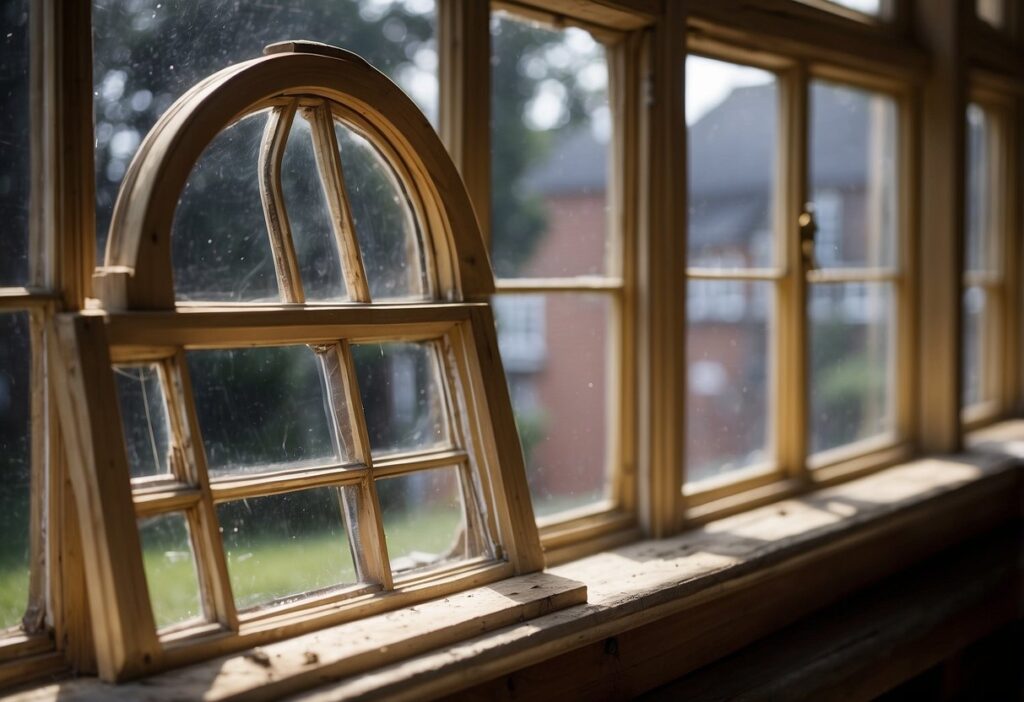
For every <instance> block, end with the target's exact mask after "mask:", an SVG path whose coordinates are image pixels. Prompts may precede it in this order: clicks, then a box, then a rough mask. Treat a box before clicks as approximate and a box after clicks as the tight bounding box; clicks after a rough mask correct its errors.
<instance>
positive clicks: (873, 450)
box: [676, 21, 917, 526]
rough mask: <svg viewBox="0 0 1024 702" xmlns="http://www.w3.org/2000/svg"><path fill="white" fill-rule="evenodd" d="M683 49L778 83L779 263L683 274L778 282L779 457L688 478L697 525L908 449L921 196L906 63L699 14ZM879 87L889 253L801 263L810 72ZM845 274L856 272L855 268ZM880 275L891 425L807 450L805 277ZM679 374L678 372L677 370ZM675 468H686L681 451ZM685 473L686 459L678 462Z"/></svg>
mask: <svg viewBox="0 0 1024 702" xmlns="http://www.w3.org/2000/svg"><path fill="white" fill-rule="evenodd" d="M687 51H688V55H689V54H691V53H692V54H694V55H699V56H706V57H709V58H715V59H719V60H724V61H731V62H735V63H739V64H742V65H749V66H753V67H755V68H760V69H762V70H767V71H771V72H772V73H774V74H775V75H776V77H777V80H778V86H779V101H780V104H779V113H780V114H779V133H778V141H777V143H778V147H777V148H778V153H779V154H780V156H781V159H780V163H779V164H778V165H777V172H778V174H779V175H778V178H779V187H778V191H777V192H776V195H775V198H776V202H777V208H776V209H777V212H776V216H775V219H776V225H775V229H776V237H777V240H776V251H777V254H776V255H777V257H778V263H777V265H776V268H775V269H774V270H769V271H760V270H755V271H743V270H741V271H729V272H727V273H724V274H722V275H717V274H708V275H704V273H705V272H703V271H695V270H693V269H687V270H686V271H685V277H686V279H687V280H690V279H695V278H694V276H695V274H696V276H697V277H705V278H706V277H712V278H718V279H744V280H771V281H774V282H775V300H776V303H775V307H774V317H773V319H774V324H775V331H774V337H775V338H774V341H773V342H771V344H772V353H771V354H770V356H771V357H772V359H773V368H772V372H771V379H770V383H771V387H772V388H780V387H785V388H786V392H784V393H781V392H777V391H774V390H773V391H772V392H771V394H770V401H771V403H772V404H771V406H772V409H773V411H774V413H775V417H774V421H773V425H774V426H773V431H774V436H773V437H772V442H771V443H773V444H774V446H775V454H776V456H777V458H776V461H775V462H770V463H769V464H768V465H766V466H752V467H750V468H745V469H743V470H741V471H737V473H736V474H735V475H733V476H722V477H721V478H720V479H715V480H709V481H706V482H705V484H704V485H696V486H694V487H693V488H689V487H688V486H685V485H684V486H683V489H682V491H681V493H682V495H681V500H680V503H679V505H678V506H677V507H676V513H677V514H680V515H682V516H680V517H677V519H678V520H680V521H681V522H682V525H683V526H685V525H686V524H700V523H704V522H706V521H708V520H710V519H714V518H717V517H721V516H724V515H727V514H731V513H734V512H736V511H739V510H742V509H747V508H750V507H753V506H756V505H758V504H762V503H764V502H766V501H771V500H775V499H779V498H780V497H782V496H785V495H788V494H796V493H799V492H803V491H805V490H807V489H811V488H813V487H814V486H818V485H826V484H831V483H834V482H836V481H840V480H845V479H850V478H852V477H855V476H859V475H863V474H865V473H867V472H871V471H874V470H879V469H881V468H884V467H886V466H889V465H893V464H894V463H896V462H898V461H900V460H904V459H906V458H907V457H908V456H910V455H911V452H912V445H913V439H914V400H913V393H914V388H915V385H914V379H913V376H912V374H910V373H908V372H906V371H907V369H909V368H911V367H912V364H913V354H914V349H915V343H916V340H915V335H914V333H913V331H912V330H913V328H914V323H915V322H914V320H915V319H916V317H915V310H914V295H913V294H912V292H911V291H912V290H913V287H914V284H915V283H914V281H915V278H914V276H915V270H916V269H915V263H914V259H915V256H914V246H915V241H916V226H915V222H916V207H917V202H916V193H915V190H914V187H913V183H914V170H915V169H914V165H913V160H914V158H913V154H914V146H913V139H912V137H911V136H910V135H912V134H914V124H915V118H916V117H915V107H914V104H915V103H914V99H915V97H914V96H915V91H914V87H913V82H912V80H911V79H910V78H909V77H908V76H907V75H905V74H904V73H903V71H902V70H900V71H895V72H888V73H887V72H885V71H883V70H880V67H879V66H877V65H874V64H873V63H871V62H867V61H860V62H858V61H852V60H847V61H845V62H843V63H839V62H836V61H834V60H832V59H831V57H828V56H826V55H825V54H824V53H822V55H820V56H817V57H815V56H813V54H812V55H811V56H806V55H804V52H803V51H798V52H792V51H789V52H786V51H780V50H779V47H776V46H774V43H773V42H772V41H765V40H764V39H763V38H758V37H744V38H743V40H742V41H736V39H735V37H732V36H731V32H730V31H729V30H728V28H727V27H717V26H715V25H710V24H706V23H704V22H703V21H697V22H696V23H693V24H691V34H690V36H689V37H688V40H687ZM819 79H820V80H826V81H829V82H833V83H836V84H840V85H844V86H849V87H852V88H855V89H862V90H868V91H873V92H877V93H880V94H882V95H885V96H887V97H889V98H891V99H892V100H893V102H894V105H895V107H896V111H897V124H896V130H897V149H898V153H897V154H896V160H897V181H896V186H897V188H898V189H899V191H898V193H897V208H898V213H897V217H896V225H895V226H896V231H895V235H896V237H897V241H896V262H895V268H894V269H892V270H890V271H885V270H880V269H871V268H864V269H863V270H861V269H856V270H855V271H845V270H828V269H824V270H808V269H807V268H806V261H805V260H804V256H803V255H802V253H801V250H800V236H799V235H798V233H799V231H800V223H799V221H798V217H799V214H800V213H801V212H802V211H803V209H804V203H806V202H808V201H809V200H810V197H809V188H810V181H809V166H810V163H809V154H808V151H807V149H808V145H807V140H808V138H809V117H810V113H809V110H810V106H809V88H810V84H811V81H813V80H819ZM851 273H852V276H851ZM847 280H851V281H867V280H885V281H887V282H889V283H890V284H891V285H892V288H893V303H892V304H893V310H892V311H893V315H894V319H893V321H892V322H891V328H892V329H893V331H894V332H895V334H896V338H895V339H894V341H893V343H894V347H895V354H894V357H893V359H892V360H893V364H894V367H893V369H892V375H893V377H894V378H895V379H896V382H897V385H896V387H895V388H894V390H893V396H892V401H893V407H892V412H893V432H892V434H891V435H884V436H879V437H872V438H869V439H866V440H864V441H858V442H854V443H852V444H847V445H844V446H841V447H838V448H835V449H831V450H829V451H825V452H822V453H819V454H817V455H812V454H811V453H810V452H809V448H808V447H809V441H808V439H809V431H810V422H809V417H808V412H809V407H808V405H809V401H810V395H809V391H810V387H809V383H810V378H809V369H808V365H807V363H808V353H809V338H808V325H809V320H808V312H807V295H808V291H809V286H810V285H812V284H815V283H821V282H832V281H839V282H846V281H847ZM679 372H680V373H683V374H684V377H685V369H682V370H680V371H679ZM679 465H682V466H685V458H683V459H682V460H680V463H679ZM684 470H685V467H684Z"/></svg>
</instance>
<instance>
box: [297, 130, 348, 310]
mask: <svg viewBox="0 0 1024 702" xmlns="http://www.w3.org/2000/svg"><path fill="white" fill-rule="evenodd" d="M312 139H313V135H312V132H311V131H310V126H309V122H308V121H307V120H306V119H305V118H304V117H303V116H302V115H301V114H296V115H295V120H294V121H293V122H292V129H291V132H290V133H289V135H288V143H287V145H286V146H285V150H284V159H283V160H282V163H281V190H282V192H283V194H284V200H285V205H286V207H287V210H288V221H289V224H291V228H292V240H293V242H294V244H295V255H296V258H298V263H299V272H300V274H301V276H302V288H303V290H304V291H305V294H306V299H307V300H309V301H319V300H345V299H347V298H348V295H347V293H346V292H345V277H344V274H343V273H342V268H341V257H340V255H339V254H338V244H337V242H336V241H335V239H334V231H333V230H332V228H331V215H330V212H329V211H328V209H327V199H326V197H325V195H324V189H323V184H322V183H321V182H320V172H319V171H318V170H317V165H316V157H315V156H314V153H313V141H312Z"/></svg>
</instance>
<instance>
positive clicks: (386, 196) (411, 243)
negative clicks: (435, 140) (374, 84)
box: [335, 124, 427, 301]
mask: <svg viewBox="0 0 1024 702" xmlns="http://www.w3.org/2000/svg"><path fill="white" fill-rule="evenodd" d="M335 132H336V134H337V138H338V150H339V151H340V152H341V165H342V169H343V170H344V173H345V189H346V192H347V194H348V200H349V204H350V205H351V207H352V225H353V226H354V227H355V230H356V239H357V240H358V242H359V249H360V253H361V254H362V257H363V268H364V270H365V271H366V282H367V283H368V284H369V286H370V297H371V299H373V300H374V301H379V300H385V299H388V298H410V297H412V298H422V297H424V296H425V295H426V292H427V283H426V277H425V272H424V270H425V268H424V260H423V252H422V242H421V239H420V231H419V228H418V226H417V223H416V219H415V218H414V216H413V211H412V206H411V205H410V203H409V198H408V196H407V195H406V193H405V190H404V188H403V186H402V184H401V181H400V180H399V179H398V176H397V174H396V173H395V172H394V170H393V169H392V168H391V166H390V165H389V164H388V163H387V161H385V159H384V157H383V156H382V155H381V153H380V152H379V151H378V150H377V149H376V148H375V147H374V146H373V145H372V144H371V143H370V142H369V141H367V140H366V139H365V138H364V137H363V136H361V135H360V134H358V133H357V132H356V131H354V130H353V129H350V128H348V127H346V126H344V125H341V124H336V125H335Z"/></svg>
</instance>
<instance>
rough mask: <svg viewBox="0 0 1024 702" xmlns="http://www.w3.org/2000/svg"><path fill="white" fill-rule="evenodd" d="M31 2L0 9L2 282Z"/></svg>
mask: <svg viewBox="0 0 1024 702" xmlns="http://www.w3.org/2000/svg"><path fill="white" fill-rule="evenodd" d="M28 5H29V4H28V0H7V1H6V2H4V4H3V8H2V9H0V18H2V21H0V27H3V31H0V67H2V68H0V221H2V222H3V227H0V251H3V256H0V287H2V286H20V285H25V284H27V283H28V282H29V280H28V204H29V168H30V161H29V144H30V140H29V139H28V138H27V136H28V133H29V84H28V64H29V54H28V35H29V27H28ZM22 606H24V605H22ZM3 621H4V620H3V619H2V618H0V625H2V624H3Z"/></svg>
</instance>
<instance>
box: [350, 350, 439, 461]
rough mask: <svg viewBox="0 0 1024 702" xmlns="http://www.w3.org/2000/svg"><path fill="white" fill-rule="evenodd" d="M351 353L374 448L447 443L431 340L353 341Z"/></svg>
mask: <svg viewBox="0 0 1024 702" xmlns="http://www.w3.org/2000/svg"><path fill="white" fill-rule="evenodd" d="M352 358H353V362H354V363H355V366H356V375H357V377H358V379H359V394H360V396H361V397H362V400H363V413H364V415H365V416H366V428H367V431H368V432H369V434H370V446H371V447H372V449H373V452H374V453H378V452H380V453H387V452H393V451H412V450H420V449H430V448H437V447H440V446H447V445H450V444H451V435H450V431H449V427H448V417H447V408H446V404H445V386H444V381H443V380H442V379H441V368H440V360H439V358H438V351H437V348H436V346H435V345H434V344H431V343H419V344H411V343H387V344H357V345H353V346H352Z"/></svg>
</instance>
